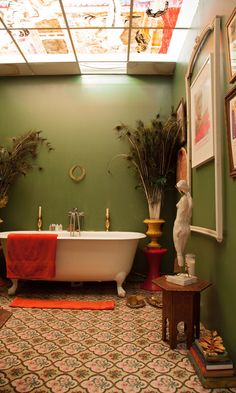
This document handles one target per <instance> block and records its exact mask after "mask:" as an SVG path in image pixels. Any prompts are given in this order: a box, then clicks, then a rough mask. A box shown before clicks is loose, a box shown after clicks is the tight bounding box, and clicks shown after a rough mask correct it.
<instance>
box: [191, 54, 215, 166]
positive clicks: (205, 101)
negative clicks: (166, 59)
mask: <svg viewBox="0 0 236 393" xmlns="http://www.w3.org/2000/svg"><path fill="white" fill-rule="evenodd" d="M212 68H213V61H212V55H210V56H209V57H208V58H207V59H206V61H205V63H204V64H203V66H202V68H201V69H200V71H199V73H198V74H197V76H196V78H195V79H194V81H193V83H192V84H191V86H190V100H191V115H190V121H191V152H192V157H191V158H192V168H194V167H197V166H199V165H202V164H203V163H205V162H206V161H208V160H210V159H211V158H213V157H214V140H213V139H214V138H213V127H214V124H213V84H212V78H213V76H212V75H213V69H212Z"/></svg>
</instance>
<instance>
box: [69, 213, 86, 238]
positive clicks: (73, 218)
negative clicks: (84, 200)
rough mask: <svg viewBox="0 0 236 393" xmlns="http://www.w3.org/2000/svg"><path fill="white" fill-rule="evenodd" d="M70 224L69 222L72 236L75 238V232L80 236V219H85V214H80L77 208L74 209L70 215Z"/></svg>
mask: <svg viewBox="0 0 236 393" xmlns="http://www.w3.org/2000/svg"><path fill="white" fill-rule="evenodd" d="M68 215H69V218H70V222H69V231H70V236H75V232H79V235H80V228H81V225H80V218H81V217H84V212H78V209H77V207H73V209H72V210H70V211H69V213H68Z"/></svg>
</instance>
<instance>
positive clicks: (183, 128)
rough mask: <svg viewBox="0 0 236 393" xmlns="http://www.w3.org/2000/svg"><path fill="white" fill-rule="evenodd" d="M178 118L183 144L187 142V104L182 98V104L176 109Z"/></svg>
mask: <svg viewBox="0 0 236 393" xmlns="http://www.w3.org/2000/svg"><path fill="white" fill-rule="evenodd" d="M176 118H177V120H179V121H180V124H181V135H180V138H181V139H180V140H181V142H182V143H185V142H186V116H185V103H184V99H183V98H181V100H180V103H179V105H178V107H177V109H176Z"/></svg>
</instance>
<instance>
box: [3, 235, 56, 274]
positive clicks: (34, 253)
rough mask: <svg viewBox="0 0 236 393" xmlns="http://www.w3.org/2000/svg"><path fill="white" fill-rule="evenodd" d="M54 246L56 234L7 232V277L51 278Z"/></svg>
mask: <svg viewBox="0 0 236 393" xmlns="http://www.w3.org/2000/svg"><path fill="white" fill-rule="evenodd" d="M56 246H57V235H56V234H22V233H21V234H15V233H11V234H9V235H8V237H7V255H6V262H7V277H8V278H22V279H34V278H36V279H50V278H53V277H54V276H55V258H56Z"/></svg>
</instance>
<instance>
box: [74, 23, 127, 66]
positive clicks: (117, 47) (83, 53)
mask: <svg viewBox="0 0 236 393" xmlns="http://www.w3.org/2000/svg"><path fill="white" fill-rule="evenodd" d="M128 34H129V33H128V31H126V30H123V29H90V30H88V29H79V30H71V35H72V38H73V42H74V47H75V50H76V53H77V57H78V60H79V61H126V60H127V48H128V46H127V45H128Z"/></svg>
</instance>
